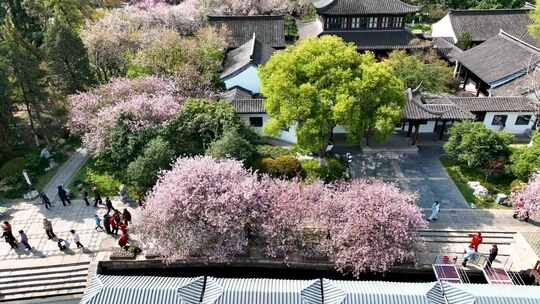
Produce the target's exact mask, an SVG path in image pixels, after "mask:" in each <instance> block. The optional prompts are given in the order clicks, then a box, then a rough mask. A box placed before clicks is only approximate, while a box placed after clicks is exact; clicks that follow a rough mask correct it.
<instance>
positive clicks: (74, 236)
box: [69, 229, 84, 248]
mask: <svg viewBox="0 0 540 304" xmlns="http://www.w3.org/2000/svg"><path fill="white" fill-rule="evenodd" d="M69 232H71V240H72V241H73V243H75V245H77V248H84V246H83V244H81V238H80V237H79V234H78V233H77V232H75V230H73V229H71V230H70V231H69Z"/></svg>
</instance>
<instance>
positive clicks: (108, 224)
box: [103, 214, 112, 234]
mask: <svg viewBox="0 0 540 304" xmlns="http://www.w3.org/2000/svg"><path fill="white" fill-rule="evenodd" d="M111 218H112V217H111V216H109V215H108V214H105V215H104V216H103V227H104V228H105V232H106V233H107V234H111V233H112V232H111V222H110V220H111Z"/></svg>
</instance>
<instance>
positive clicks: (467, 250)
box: [461, 246, 477, 267]
mask: <svg viewBox="0 0 540 304" xmlns="http://www.w3.org/2000/svg"><path fill="white" fill-rule="evenodd" d="M476 254H477V253H476V250H475V249H474V247H473V246H468V247H467V248H465V255H464V256H463V262H462V263H461V265H463V267H467V262H468V261H469V260H470V259H472V258H473V257H474V256H475V255H476Z"/></svg>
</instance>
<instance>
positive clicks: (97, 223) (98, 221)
mask: <svg viewBox="0 0 540 304" xmlns="http://www.w3.org/2000/svg"><path fill="white" fill-rule="evenodd" d="M94 219H95V220H96V227H95V228H94V229H95V230H98V229H100V230H101V231H103V226H101V219H100V218H99V215H97V214H96V215H94Z"/></svg>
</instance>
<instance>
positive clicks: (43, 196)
mask: <svg viewBox="0 0 540 304" xmlns="http://www.w3.org/2000/svg"><path fill="white" fill-rule="evenodd" d="M39 197H40V198H41V202H42V203H43V205H45V209H49V208H51V207H52V205H51V201H50V200H49V197H48V196H47V194H45V193H44V192H40V193H39Z"/></svg>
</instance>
